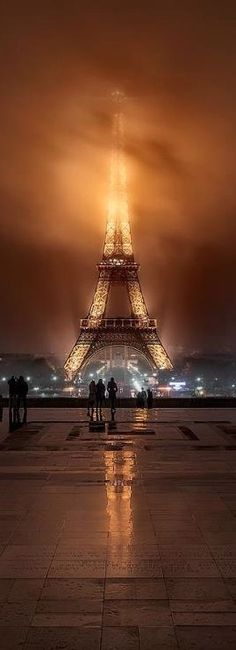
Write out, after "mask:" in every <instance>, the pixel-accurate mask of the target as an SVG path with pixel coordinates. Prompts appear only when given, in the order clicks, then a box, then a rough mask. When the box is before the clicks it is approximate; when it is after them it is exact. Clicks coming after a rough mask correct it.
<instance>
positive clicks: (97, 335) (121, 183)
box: [64, 91, 172, 380]
mask: <svg viewBox="0 0 236 650" xmlns="http://www.w3.org/2000/svg"><path fill="white" fill-rule="evenodd" d="M112 99H113V101H114V105H115V110H114V115H113V149H112V160H111V178H110V200H109V205H108V215H107V224H106V234H105V242H104V249H103V256H102V260H101V262H100V263H99V264H98V267H97V268H98V281H97V287H96V290H95V293H94V297H93V300H92V304H91V307H90V310H89V313H88V316H87V318H83V319H82V320H81V321H80V333H79V336H78V339H77V341H76V343H75V345H74V347H73V348H72V350H71V352H70V354H69V356H68V358H67V360H66V362H65V365H64V369H65V371H66V374H67V377H68V379H70V380H72V379H73V378H74V377H75V376H76V374H77V373H78V372H79V371H80V370H82V368H84V367H85V365H86V363H87V362H88V360H89V359H90V358H91V357H92V356H93V355H94V354H95V353H96V352H98V351H99V350H101V349H102V348H105V347H107V346H110V345H119V346H121V345H127V346H129V347H131V348H134V349H135V350H137V351H139V352H140V353H142V354H143V355H144V357H145V358H146V359H147V360H148V361H149V363H150V364H151V366H152V367H153V369H171V368H172V363H171V361H170V359H169V357H168V354H167V352H166V350H165V349H164V347H163V345H162V343H161V341H160V338H159V335H158V330H157V321H156V319H154V318H149V314H148V310H147V307H146V304H145V300H144V297H143V293H142V290H141V286H140V282H139V276H138V271H139V264H137V262H136V261H135V259H134V254H133V246H132V239H131V230H130V220H129V208H128V198H127V184H126V165H125V154H124V111H123V103H124V100H125V96H124V95H123V93H121V92H120V91H115V92H114V93H113V94H112ZM117 282H118V283H121V284H123V285H125V286H126V289H127V291H128V296H129V303H130V318H106V307H107V300H108V295H109V291H110V289H111V288H112V285H114V284H115V283H117Z"/></svg>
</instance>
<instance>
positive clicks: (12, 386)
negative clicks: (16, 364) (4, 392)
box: [8, 375, 17, 431]
mask: <svg viewBox="0 0 236 650" xmlns="http://www.w3.org/2000/svg"><path fill="white" fill-rule="evenodd" d="M8 387H9V430H10V431H11V430H12V428H15V427H16V424H17V380H16V377H14V375H12V377H11V378H10V379H9V380H8Z"/></svg>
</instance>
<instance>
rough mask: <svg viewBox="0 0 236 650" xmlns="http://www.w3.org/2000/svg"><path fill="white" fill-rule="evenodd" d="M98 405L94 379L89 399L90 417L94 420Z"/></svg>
mask: <svg viewBox="0 0 236 650" xmlns="http://www.w3.org/2000/svg"><path fill="white" fill-rule="evenodd" d="M95 405H96V384H95V381H94V379H92V381H90V384H89V397H88V415H89V417H90V418H91V420H92V419H93V414H94V409H95Z"/></svg>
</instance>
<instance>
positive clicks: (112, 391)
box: [107, 377, 118, 419]
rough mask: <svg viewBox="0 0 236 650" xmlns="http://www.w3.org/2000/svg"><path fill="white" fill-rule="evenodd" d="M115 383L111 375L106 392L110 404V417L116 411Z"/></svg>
mask: <svg viewBox="0 0 236 650" xmlns="http://www.w3.org/2000/svg"><path fill="white" fill-rule="evenodd" d="M117 390H118V388H117V384H116V382H115V380H114V377H111V379H110V381H109V382H108V384H107V392H108V395H109V400H110V406H111V417H112V419H114V415H115V412H116V393H117Z"/></svg>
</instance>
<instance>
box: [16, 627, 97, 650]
mask: <svg viewBox="0 0 236 650" xmlns="http://www.w3.org/2000/svg"><path fill="white" fill-rule="evenodd" d="M100 636H101V631H100V629H98V628H82V627H79V628H76V627H71V628H70V627H64V628H63V627H59V628H58V627H52V628H50V627H48V626H46V627H41V628H40V627H32V628H31V629H30V630H29V633H28V636H27V642H26V644H25V648H24V650H62V649H63V650H99V648H100Z"/></svg>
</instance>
